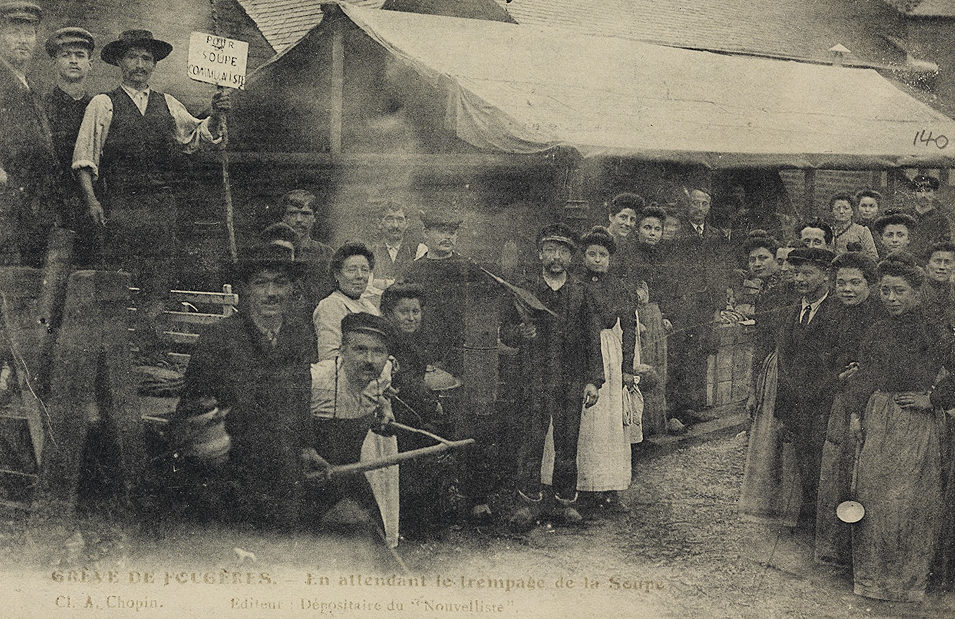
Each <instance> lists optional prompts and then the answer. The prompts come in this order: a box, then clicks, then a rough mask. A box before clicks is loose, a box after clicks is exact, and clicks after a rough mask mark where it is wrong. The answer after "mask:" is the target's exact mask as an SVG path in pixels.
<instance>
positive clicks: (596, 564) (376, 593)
mask: <svg viewBox="0 0 955 619" xmlns="http://www.w3.org/2000/svg"><path fill="white" fill-rule="evenodd" d="M745 441H746V439H745V437H732V436H728V437H721V438H714V439H712V440H709V441H706V442H704V443H702V444H696V445H688V446H685V447H682V448H680V449H678V450H676V451H674V452H672V453H669V454H666V455H661V456H657V457H651V458H640V459H638V460H637V461H636V463H635V468H634V470H635V477H634V483H633V486H632V488H631V489H630V490H629V491H628V493H627V498H628V500H629V503H630V505H631V508H632V509H631V513H630V514H629V515H626V516H623V517H620V516H610V515H602V514H599V513H598V514H595V515H594V517H593V518H592V519H591V520H590V522H589V523H588V524H587V525H585V526H583V527H580V528H575V529H567V528H552V527H548V526H544V527H540V528H538V529H536V530H535V531H534V532H532V533H531V534H530V535H527V536H517V535H512V534H508V533H506V532H504V531H503V529H502V528H500V527H497V526H487V527H474V526H471V525H463V526H461V525H456V526H451V527H448V528H446V529H445V530H444V531H443V532H441V534H440V535H438V536H437V537H435V538H434V539H430V540H429V541H417V542H412V541H407V540H406V541H403V542H402V543H401V544H400V546H399V548H398V549H397V551H396V552H397V556H395V555H394V554H392V553H390V552H389V551H387V550H386V549H385V548H384V546H383V545H382V544H381V542H380V541H378V540H377V538H376V537H375V535H374V534H373V533H372V532H370V531H369V529H368V526H367V524H364V525H363V524H355V523H354V522H353V521H352V520H353V519H351V518H348V511H349V510H348V506H347V505H346V506H343V507H342V508H341V510H339V511H340V512H341V513H340V514H339V515H340V516H342V517H341V518H339V520H341V521H343V522H344V524H339V525H337V526H332V527H331V529H330V530H327V529H326V530H324V532H323V533H322V534H320V535H318V534H311V533H309V534H305V533H303V534H295V535H288V534H286V535H278V534H261V533H254V532H242V531H237V530H234V529H228V528H223V527H213V526H202V527H200V526H198V525H194V524H183V523H177V522H164V519H163V517H162V514H157V520H158V521H159V522H161V523H163V524H164V526H161V527H149V528H146V527H144V528H141V529H131V528H129V527H120V526H117V525H109V524H106V523H104V522H103V521H101V520H92V521H90V520H85V521H79V522H77V521H74V520H71V519H66V520H62V521H60V522H59V523H51V524H49V525H47V526H44V527H43V528H41V529H39V530H34V531H33V532H32V533H31V534H30V535H25V530H24V527H23V520H22V518H20V519H18V518H15V517H12V516H10V515H8V516H7V517H6V518H5V520H4V522H3V528H2V529H0V564H2V565H4V566H5V568H4V572H6V573H5V575H4V582H5V583H7V584H8V586H7V587H5V591H6V593H4V594H3V595H2V596H0V599H4V600H9V603H8V604H7V605H6V609H5V610H4V611H0V613H2V615H3V616H17V617H18V616H61V615H62V616H69V615H80V616H89V617H94V616H104V617H126V616H143V617H148V616H177V617H182V616H196V617H199V616H203V617H205V616H210V615H211V616H248V617H258V616H262V617H284V616H309V615H325V616H348V617H361V616H385V615H388V616H391V615H404V616H408V617H429V616H435V617H446V616H475V615H477V616H487V615H497V616H518V615H520V616H541V617H545V616H546V617H556V616H573V617H581V616H719V617H766V616H791V615H794V616H807V617H808V616H813V617H816V616H918V617H921V616H953V615H955V595H951V594H949V595H939V594H935V595H932V596H930V597H929V599H928V600H927V601H926V602H925V603H923V604H889V603H884V602H877V601H875V600H867V599H865V598H860V597H857V596H855V595H853V594H852V586H851V578H850V575H849V574H848V573H847V572H843V571H839V570H834V569H830V568H823V567H820V566H816V565H814V564H813V562H812V561H811V556H812V548H811V543H810V540H809V539H808V538H804V537H800V536H797V535H794V534H793V533H791V532H790V531H789V530H788V529H772V528H767V527H762V526H759V525H755V524H751V523H746V522H743V521H741V520H739V518H738V517H737V515H736V501H737V498H738V494H739V488H740V483H741V480H742V468H743V461H744V459H745V450H746V445H745ZM77 527H78V528H79V530H80V531H81V533H82V534H83V538H84V539H83V540H82V541H79V539H78V538H77V537H72V538H71V537H70V536H71V535H72V534H74V533H75V531H76V530H77ZM236 549H238V550H236ZM243 553H252V554H254V559H253V558H252V557H251V556H248V555H245V554H243Z"/></svg>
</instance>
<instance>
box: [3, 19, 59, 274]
mask: <svg viewBox="0 0 955 619" xmlns="http://www.w3.org/2000/svg"><path fill="white" fill-rule="evenodd" d="M42 15H43V12H42V11H41V10H40V7H39V6H37V5H36V4H33V3H32V2H0V127H2V128H3V129H2V131H0V264H21V263H22V264H26V265H29V266H40V264H41V263H42V261H43V256H44V252H45V248H46V237H47V233H48V232H49V229H50V227H51V226H52V225H53V222H54V219H55V216H58V215H60V213H57V210H59V209H58V207H59V205H60V204H61V202H60V201H59V192H58V191H57V187H56V176H57V174H56V159H55V157H54V155H53V144H52V142H51V139H50V126H49V123H48V122H47V119H46V114H45V113H44V111H43V105H42V103H41V101H40V98H39V95H38V94H37V92H36V89H35V88H34V87H33V85H32V84H31V83H30V81H29V80H27V77H26V72H27V68H28V64H29V62H30V59H31V58H33V51H34V48H36V43H37V25H38V24H39V22H40V19H41V17H42Z"/></svg>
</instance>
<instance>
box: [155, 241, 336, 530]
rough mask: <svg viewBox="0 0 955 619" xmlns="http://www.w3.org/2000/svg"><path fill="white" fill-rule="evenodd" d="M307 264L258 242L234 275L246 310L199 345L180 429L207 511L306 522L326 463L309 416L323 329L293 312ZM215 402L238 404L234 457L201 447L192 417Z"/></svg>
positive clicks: (231, 410) (251, 520) (232, 411)
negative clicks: (315, 477) (312, 370)
mask: <svg viewBox="0 0 955 619" xmlns="http://www.w3.org/2000/svg"><path fill="white" fill-rule="evenodd" d="M303 271H304V265H303V264H302V263H300V262H295V261H293V260H292V253H291V251H290V250H289V249H288V248H287V247H283V246H281V245H279V244H276V243H269V244H267V245H263V246H261V247H259V248H257V249H254V250H253V251H251V252H250V253H249V255H247V256H244V257H243V258H242V259H241V260H240V261H239V262H238V263H237V264H236V266H235V267H234V270H233V272H232V274H231V275H232V281H233V282H235V284H236V286H237V292H238V294H239V303H240V307H239V311H238V312H236V313H235V314H233V315H231V316H229V317H228V318H224V319H222V320H220V321H218V322H217V323H216V324H214V325H211V326H210V327H209V328H208V329H206V330H205V331H204V332H203V333H202V335H201V336H200V337H199V341H198V342H196V345H195V348H193V352H192V356H191V357H190V359H189V367H188V368H187V369H186V375H185V381H184V385H183V389H182V394H181V396H180V399H179V404H178V406H177V407H176V412H175V414H174V415H173V417H172V419H171V428H173V432H172V434H173V435H174V436H176V437H177V440H176V441H175V442H176V445H175V446H176V447H178V451H179V454H180V456H181V457H180V459H179V462H180V463H181V465H182V466H183V467H184V469H185V471H186V473H185V474H186V475H187V476H189V477H190V480H191V481H192V482H193V483H187V484H186V485H187V486H188V487H190V491H192V492H194V493H195V495H196V496H194V497H193V503H194V504H193V510H194V511H195V512H198V514H199V515H200V516H203V517H207V518H208V517H213V518H225V519H230V520H235V521H239V522H244V523H248V524H252V525H253V526H257V527H264V528H281V529H288V528H291V527H294V526H295V525H296V524H297V523H298V521H299V515H300V514H299V507H300V501H301V481H302V479H303V477H302V476H303V474H304V470H305V468H306V467H307V466H309V465H311V464H313V463H315V462H318V459H317V455H316V454H315V451H314V449H312V441H311V431H310V428H311V422H310V420H309V390H310V379H309V365H310V363H311V362H312V361H314V360H315V357H316V354H315V350H316V348H315V341H314V331H313V329H312V325H311V323H309V322H308V321H307V320H305V319H304V318H303V317H302V316H300V315H298V314H296V313H293V312H290V311H289V306H290V301H291V295H292V291H293V283H294V281H295V280H296V279H297V278H298V277H300V276H301V275H302V273H303ZM214 408H218V409H219V410H220V411H228V412H227V414H226V416H225V430H226V432H227V433H228V435H229V437H230V440H231V449H230V450H229V451H228V453H227V462H225V463H221V462H216V461H214V460H213V461H210V460H209V459H208V458H206V457H204V456H207V455H209V454H205V453H203V452H201V451H198V452H197V449H196V443H197V440H198V437H197V435H196V432H197V430H198V428H197V427H195V422H194V421H193V422H191V421H190V419H195V418H197V417H199V416H200V415H203V414H205V413H208V412H209V411H211V410H212V409H214ZM204 487H207V488H208V489H209V490H208V491H203V490H202V489H203V488H204Z"/></svg>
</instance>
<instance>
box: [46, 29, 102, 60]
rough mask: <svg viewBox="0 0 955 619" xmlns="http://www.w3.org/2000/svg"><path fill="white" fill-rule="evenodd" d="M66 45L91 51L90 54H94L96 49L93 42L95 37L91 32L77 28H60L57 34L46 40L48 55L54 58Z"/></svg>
mask: <svg viewBox="0 0 955 619" xmlns="http://www.w3.org/2000/svg"><path fill="white" fill-rule="evenodd" d="M65 45H77V46H79V47H85V48H86V49H87V50H89V52H90V54H92V53H93V49H94V48H95V43H94V42H93V35H92V33H90V31H89V30H84V29H83V28H79V27H77V26H67V27H66V28H60V29H59V30H57V31H56V32H54V33H53V34H51V35H50V38H49V39H47V40H46V44H45V45H44V47H45V48H46V53H47V54H49V55H50V57H51V58H52V57H53V56H56V53H57V52H58V51H59V49H60V48H61V47H63V46H65Z"/></svg>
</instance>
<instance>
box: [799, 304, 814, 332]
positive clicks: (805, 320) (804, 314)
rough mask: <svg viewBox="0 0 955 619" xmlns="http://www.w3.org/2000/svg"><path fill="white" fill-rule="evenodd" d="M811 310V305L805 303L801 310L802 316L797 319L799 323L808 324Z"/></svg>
mask: <svg viewBox="0 0 955 619" xmlns="http://www.w3.org/2000/svg"><path fill="white" fill-rule="evenodd" d="M811 312H812V306H811V305H807V306H806V307H804V308H803V310H802V318H800V319H799V324H800V325H802V326H803V327H805V326H806V325H808V324H809V314H810V313H811Z"/></svg>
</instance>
